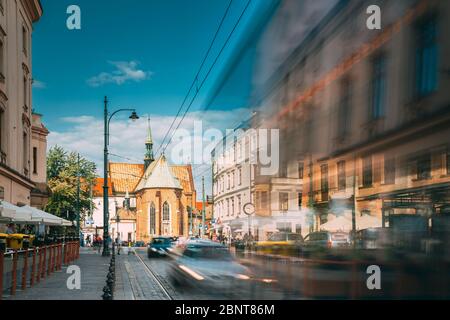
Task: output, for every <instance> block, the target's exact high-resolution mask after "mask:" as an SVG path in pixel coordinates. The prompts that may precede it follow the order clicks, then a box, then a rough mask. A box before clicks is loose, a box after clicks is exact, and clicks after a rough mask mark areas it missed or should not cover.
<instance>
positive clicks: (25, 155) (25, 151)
mask: <svg viewBox="0 0 450 320" xmlns="http://www.w3.org/2000/svg"><path fill="white" fill-rule="evenodd" d="M22 152H23V170H24V174H25V175H26V176H28V134H27V133H26V132H24V133H23V151H22Z"/></svg>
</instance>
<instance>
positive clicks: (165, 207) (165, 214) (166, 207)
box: [163, 202, 170, 221]
mask: <svg viewBox="0 0 450 320" xmlns="http://www.w3.org/2000/svg"><path fill="white" fill-rule="evenodd" d="M163 221H170V208H169V204H168V203H167V202H164V204H163Z"/></svg>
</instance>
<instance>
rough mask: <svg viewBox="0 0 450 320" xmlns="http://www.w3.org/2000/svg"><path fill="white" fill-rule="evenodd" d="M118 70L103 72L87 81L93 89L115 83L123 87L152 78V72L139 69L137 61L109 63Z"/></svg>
mask: <svg viewBox="0 0 450 320" xmlns="http://www.w3.org/2000/svg"><path fill="white" fill-rule="evenodd" d="M108 63H109V64H111V65H112V66H114V67H115V68H116V69H115V70H113V71H112V72H102V73H100V74H98V75H96V76H94V77H92V78H90V79H88V80H87V83H88V85H90V86H91V87H100V86H102V85H104V84H108V83H115V84H117V85H119V86H120V85H122V84H124V83H125V82H127V81H134V82H140V81H143V80H147V79H149V78H150V77H151V75H152V72H150V71H144V70H142V69H138V68H137V67H138V65H139V63H138V62H137V61H109V62H108Z"/></svg>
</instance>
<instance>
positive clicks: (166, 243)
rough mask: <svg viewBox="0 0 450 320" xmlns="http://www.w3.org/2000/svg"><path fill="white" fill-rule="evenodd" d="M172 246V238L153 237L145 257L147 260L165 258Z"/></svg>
mask: <svg viewBox="0 0 450 320" xmlns="http://www.w3.org/2000/svg"><path fill="white" fill-rule="evenodd" d="M173 245H174V241H173V238H172V237H154V238H153V239H152V240H151V241H150V243H149V244H148V246H147V256H148V257H149V258H154V257H162V256H167V254H168V252H167V251H168V250H169V249H170V248H172V247H173Z"/></svg>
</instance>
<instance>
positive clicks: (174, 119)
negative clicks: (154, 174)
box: [155, 0, 233, 155]
mask: <svg viewBox="0 0 450 320" xmlns="http://www.w3.org/2000/svg"><path fill="white" fill-rule="evenodd" d="M232 3H233V0H230V2H229V3H228V7H227V9H226V10H225V13H224V15H223V17H222V19H221V21H220V23H219V26H218V27H217V30H216V33H215V34H214V37H213V39H212V41H211V44H210V45H209V48H208V50H207V51H206V54H205V56H204V58H203V61H202V63H201V64H200V67H199V69H198V71H197V74H196V75H195V77H194V80H193V81H192V84H191V87H190V88H189V91H188V92H187V94H186V96H185V97H184V100H183V102H182V103H181V105H180V107H179V108H178V112H177V114H176V116H175V118H173V120H172V123H171V125H170V127H169V129H168V130H167V132H166V134H165V135H164V139H163V140H162V142H161V144H160V146H159V148H158V150H157V151H156V153H155V154H156V155H157V154H158V152H159V151H160V150H161V148H162V146H163V145H164V142H165V141H166V139H167V137H168V135H169V133H170V130H172V128H173V125H174V124H175V121H176V120H177V118H178V116H179V115H180V113H181V110H183V107H184V104H185V103H186V101H187V99H188V97H189V95H190V93H191V91H192V89H193V88H194V86H195V84H196V83H197V82H198V76H199V75H200V72H201V71H202V69H203V66H204V65H205V62H206V59H207V58H208V56H209V54H210V52H211V50H212V48H213V45H214V43H215V42H216V39H217V36H218V35H219V32H220V30H221V29H222V25H223V23H224V22H225V19H226V17H227V16H228V12H229V11H230V8H231V4H232Z"/></svg>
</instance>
